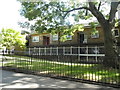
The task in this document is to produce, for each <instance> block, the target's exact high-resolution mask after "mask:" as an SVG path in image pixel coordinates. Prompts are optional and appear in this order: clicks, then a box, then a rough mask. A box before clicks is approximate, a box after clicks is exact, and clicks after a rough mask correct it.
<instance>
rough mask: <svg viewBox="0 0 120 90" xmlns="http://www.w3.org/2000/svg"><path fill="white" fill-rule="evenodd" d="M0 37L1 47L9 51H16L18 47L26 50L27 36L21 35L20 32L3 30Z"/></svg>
mask: <svg viewBox="0 0 120 90" xmlns="http://www.w3.org/2000/svg"><path fill="white" fill-rule="evenodd" d="M0 37H1V41H0V44H1V47H5V48H6V49H8V50H11V49H15V47H16V46H17V47H19V48H21V49H23V48H25V43H26V40H25V36H24V35H21V33H20V32H19V31H16V30H13V29H2V31H1V33H0Z"/></svg>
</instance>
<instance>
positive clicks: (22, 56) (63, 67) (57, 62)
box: [2, 46, 120, 87]
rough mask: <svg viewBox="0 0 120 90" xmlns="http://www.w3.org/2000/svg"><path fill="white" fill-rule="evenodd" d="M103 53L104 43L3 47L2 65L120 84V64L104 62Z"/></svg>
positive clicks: (26, 71) (46, 73)
mask: <svg viewBox="0 0 120 90" xmlns="http://www.w3.org/2000/svg"><path fill="white" fill-rule="evenodd" d="M118 50H119V49H118ZM103 57H104V47H97V46H95V47H88V46H87V47H50V48H47V47H45V48H28V49H27V50H26V51H21V52H20V51H14V52H13V51H3V57H2V61H3V62H2V66H3V68H7V69H8V68H9V69H10V68H12V70H15V71H19V72H25V73H28V72H29V73H34V74H38V75H44V76H50V77H57V78H61V79H71V80H76V81H85V82H94V83H96V84H98V83H99V84H107V85H109V86H114V87H120V68H118V67H117V66H115V67H106V66H104V65H103V64H102V62H103ZM119 67H120V66H119Z"/></svg>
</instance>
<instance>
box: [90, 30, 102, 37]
mask: <svg viewBox="0 0 120 90" xmlns="http://www.w3.org/2000/svg"><path fill="white" fill-rule="evenodd" d="M96 31H98V30H96ZM99 37H100V34H99V31H98V33H97V35H96V34H95V35H93V32H91V38H93V39H94V38H99Z"/></svg>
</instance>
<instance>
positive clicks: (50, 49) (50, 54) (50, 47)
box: [50, 47, 52, 55]
mask: <svg viewBox="0 0 120 90" xmlns="http://www.w3.org/2000/svg"><path fill="white" fill-rule="evenodd" d="M50 55H52V47H50Z"/></svg>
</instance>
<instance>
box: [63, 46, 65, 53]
mask: <svg viewBox="0 0 120 90" xmlns="http://www.w3.org/2000/svg"><path fill="white" fill-rule="evenodd" d="M63 55H65V47H63Z"/></svg>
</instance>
